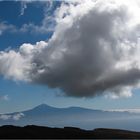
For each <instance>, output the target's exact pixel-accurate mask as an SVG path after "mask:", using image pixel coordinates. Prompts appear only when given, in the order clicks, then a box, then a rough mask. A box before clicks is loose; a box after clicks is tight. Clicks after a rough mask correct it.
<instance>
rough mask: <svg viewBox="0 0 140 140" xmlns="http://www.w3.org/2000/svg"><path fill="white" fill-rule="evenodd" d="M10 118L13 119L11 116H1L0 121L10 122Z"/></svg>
mask: <svg viewBox="0 0 140 140" xmlns="http://www.w3.org/2000/svg"><path fill="white" fill-rule="evenodd" d="M10 118H11V115H5V114H2V115H0V119H2V120H9V119H10Z"/></svg>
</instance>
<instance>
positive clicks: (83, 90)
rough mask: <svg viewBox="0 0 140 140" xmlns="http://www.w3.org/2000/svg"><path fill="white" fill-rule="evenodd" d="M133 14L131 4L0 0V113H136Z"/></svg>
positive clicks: (136, 26)
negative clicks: (43, 107)
mask: <svg viewBox="0 0 140 140" xmlns="http://www.w3.org/2000/svg"><path fill="white" fill-rule="evenodd" d="M81 9H82V10H81ZM139 12H140V3H139V0H134V1H133V2H130V1H129V0H120V1H119V0H79V1H78V0H73V1H32V0H28V1H0V113H7V112H16V111H23V110H27V109H29V108H33V107H35V106H37V105H39V104H42V103H46V104H48V105H51V106H55V107H60V108H61V107H69V106H80V107H85V108H91V109H102V110H109V109H131V108H132V109H133V108H134V109H139V108H140V103H139V99H140V94H139V92H140V90H139V87H140V86H139V85H140V84H139V79H140V62H139V56H140V55H139V53H140V48H139V45H140V44H139V43H140V42H139V35H140V19H139Z"/></svg>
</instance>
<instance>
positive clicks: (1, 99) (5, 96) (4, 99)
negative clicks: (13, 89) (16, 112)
mask: <svg viewBox="0 0 140 140" xmlns="http://www.w3.org/2000/svg"><path fill="white" fill-rule="evenodd" d="M8 100H9V96H8V95H3V96H0V101H8Z"/></svg>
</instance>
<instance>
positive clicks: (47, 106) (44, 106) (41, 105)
mask: <svg viewBox="0 0 140 140" xmlns="http://www.w3.org/2000/svg"><path fill="white" fill-rule="evenodd" d="M35 108H52V107H51V106H49V105H47V104H44V103H43V104H40V105H38V106H36V107H35Z"/></svg>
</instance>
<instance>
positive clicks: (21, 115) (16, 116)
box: [13, 113, 24, 121]
mask: <svg viewBox="0 0 140 140" xmlns="http://www.w3.org/2000/svg"><path fill="white" fill-rule="evenodd" d="M21 117H24V114H23V113H17V114H15V115H13V120H15V121H18V120H20V118H21Z"/></svg>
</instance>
